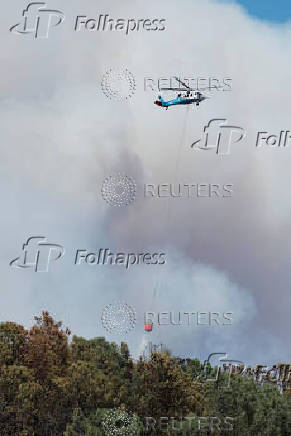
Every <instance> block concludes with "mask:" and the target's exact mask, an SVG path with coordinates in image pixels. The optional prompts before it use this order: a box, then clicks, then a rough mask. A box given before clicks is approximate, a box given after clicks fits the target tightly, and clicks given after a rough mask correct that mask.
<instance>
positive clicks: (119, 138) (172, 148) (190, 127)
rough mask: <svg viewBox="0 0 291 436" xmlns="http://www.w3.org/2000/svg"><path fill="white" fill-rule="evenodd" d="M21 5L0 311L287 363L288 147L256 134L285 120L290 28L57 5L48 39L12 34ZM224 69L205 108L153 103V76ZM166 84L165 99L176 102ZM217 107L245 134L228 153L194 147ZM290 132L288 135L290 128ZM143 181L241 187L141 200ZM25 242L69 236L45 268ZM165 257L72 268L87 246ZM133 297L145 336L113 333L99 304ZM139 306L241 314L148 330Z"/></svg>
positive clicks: (11, 77)
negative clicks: (126, 198) (118, 199)
mask: <svg viewBox="0 0 291 436" xmlns="http://www.w3.org/2000/svg"><path fill="white" fill-rule="evenodd" d="M26 6H27V3H25V2H24V1H22V0H21V1H20V0H14V1H13V2H11V3H8V2H6V3H5V6H3V8H4V10H5V13H2V14H1V18H0V20H1V26H0V35H1V40H2V49H1V52H0V58H1V70H2V74H1V79H2V80H1V84H0V87H1V107H0V110H1V114H0V115H1V116H0V123H1V137H2V141H1V143H2V145H1V161H0V168H1V174H2V178H1V180H2V183H1V194H2V195H1V198H2V204H3V207H2V213H1V231H2V238H1V240H2V250H1V258H0V268H1V278H2V286H1V291H0V292H1V297H2V298H1V306H0V316H1V319H2V320H15V321H17V322H19V323H22V324H24V325H26V326H29V325H31V323H32V322H33V316H34V315H37V314H39V313H40V312H41V310H43V309H47V310H49V311H51V312H52V313H53V315H54V316H55V317H56V318H57V319H58V320H59V319H61V320H63V321H64V324H65V325H69V326H70V327H71V329H72V331H73V333H74V334H77V335H83V336H86V337H94V336H105V337H106V339H108V340H110V341H111V340H115V341H118V342H120V340H126V341H128V343H129V345H130V347H131V351H132V352H133V353H134V355H136V354H137V353H138V352H139V351H140V350H141V348H142V347H143V345H144V343H145V341H146V340H148V339H152V341H153V342H163V343H164V344H166V345H167V346H168V347H169V348H171V349H172V351H173V352H174V353H179V354H181V355H184V356H198V357H200V358H202V359H204V358H205V356H207V355H208V354H209V353H211V352H215V351H221V350H222V351H226V352H227V353H228V354H229V357H230V358H233V359H240V360H245V361H247V362H251V363H265V364H266V363H273V362H276V361H279V360H280V361H282V360H283V361H289V362H290V361H291V349H290V347H289V330H290V326H291V321H290V317H289V311H290V304H291V297H290V289H289V287H290V274H291V268H290V251H291V236H290V218H291V206H290V192H289V186H290V182H291V180H290V163H291V158H290V153H291V148H290V147H289V148H287V147H286V148H283V147H273V148H272V147H269V146H267V145H263V146H262V147H260V148H257V147H256V146H255V144H256V137H257V132H258V131H267V132H269V134H276V135H279V133H280V131H281V130H288V129H290V110H289V108H290V91H289V86H290V80H289V79H290V59H289V56H287V53H289V52H290V48H291V27H290V24H282V25H279V24H272V22H271V21H268V22H265V21H260V20H259V19H256V18H253V17H250V16H249V15H248V14H247V13H246V12H245V11H244V9H243V8H242V7H240V6H238V5H235V4H230V3H226V4H225V3H221V2H219V3H216V2H215V1H208V0H179V2H178V1H177V0H175V1H174V0H159V1H158V2H157V1H153V0H149V1H147V2H143V1H136V0H135V1H128V0H126V1H125V2H122V6H121V3H120V2H118V1H116V0H115V1H109V2H108V1H100V2H99V3H98V6H97V5H96V2H94V1H92V0H86V1H82V2H81V1H80V0H79V1H76V0H73V1H70V2H69V1H64V0H62V1H61V0H50V1H49V2H48V7H49V8H50V9H57V10H61V11H62V12H63V13H64V15H65V21H64V22H63V23H62V24H61V25H59V26H57V27H55V28H52V29H51V30H50V33H49V37H48V38H47V39H39V38H38V39H35V38H34V37H33V35H32V34H22V35H21V34H15V33H12V32H9V28H10V27H11V26H13V25H14V24H17V23H19V22H21V20H22V18H23V17H22V11H23V10H24V9H25V8H26ZM99 14H109V15H110V17H111V18H114V19H117V18H126V19H128V18H136V19H154V18H164V19H166V29H165V30H164V31H152V32H150V31H147V30H143V31H139V32H131V33H129V34H128V35H126V34H125V32H118V31H115V32H110V31H107V32H98V31H91V32H90V31H80V32H75V31H74V22H75V19H76V16H77V15H86V16H87V17H90V18H95V19H96V17H98V16H99ZM111 68H116V69H120V70H124V69H128V70H129V71H130V72H131V73H132V74H133V75H134V77H135V82H136V92H135V94H134V95H133V96H132V98H131V99H129V100H128V101H115V100H113V99H108V98H107V97H106V96H105V95H104V94H103V92H102V89H101V80H102V77H103V75H104V74H105V73H106V72H107V71H109V70H110V69H111ZM174 75H179V76H180V77H185V78H187V77H190V78H191V77H192V78H197V77H200V78H208V77H212V78H218V79H222V78H230V79H231V80H232V90H231V91H229V92H223V91H216V92H215V91H214V92H212V93H211V94H212V95H211V98H210V99H208V100H206V101H205V102H203V103H202V104H201V105H200V106H199V108H197V107H196V106H193V107H190V108H186V107H176V108H169V110H168V111H166V110H164V109H162V108H160V107H158V106H156V105H154V104H153V101H154V100H155V99H156V98H157V95H158V93H155V92H150V91H147V92H145V91H144V89H143V83H144V78H145V77H147V78H153V79H154V80H157V79H158V78H159V77H163V78H165V77H170V76H174ZM170 96H171V94H165V95H164V97H165V98H166V97H170ZM213 118H218V119H226V120H227V122H228V124H230V125H235V126H240V127H242V128H244V129H245V132H246V137H245V138H244V139H243V140H242V141H240V142H239V143H236V144H233V145H232V147H231V152H230V154H228V155H217V154H216V153H215V151H214V150H213V151H210V150H209V151H203V150H194V149H192V148H191V147H190V145H191V144H192V143H193V142H194V141H195V140H198V139H199V138H201V137H202V134H203V128H204V126H205V125H206V124H208V123H209V121H210V120H211V119H213ZM290 130H291V129H290ZM118 171H121V172H124V173H126V174H127V175H128V176H130V177H132V178H133V179H134V180H135V181H136V184H137V198H136V201H135V202H133V203H132V204H130V205H129V206H127V207H120V208H114V207H111V206H109V205H108V204H107V203H106V202H105V201H104V200H103V199H102V196H101V185H102V181H103V180H104V179H105V178H106V177H108V176H110V175H111V174H114V173H116V172H118ZM144 183H148V184H150V183H152V184H159V183H168V184H170V183H174V184H176V185H177V184H178V183H188V184H189V183H190V184H197V183H201V184H232V185H233V195H232V196H231V197H228V198H172V199H168V198H160V199H157V198H144V197H143V184H144ZM30 236H46V237H47V239H48V242H50V243H55V244H61V245H63V246H64V247H65V249H66V254H65V256H64V257H63V258H62V259H61V260H59V261H58V262H55V263H53V264H52V266H51V269H50V271H49V272H48V273H35V272H34V271H33V270H32V269H16V268H11V267H10V266H9V262H10V261H11V260H12V259H14V258H16V257H17V256H20V255H21V248H22V245H23V244H24V243H25V242H26V241H27V239H28V238H29V237H30ZM100 248H110V249H111V250H115V251H119V252H125V253H126V252H134V251H137V252H142V251H150V252H155V251H159V252H165V253H166V254H167V263H166V265H164V266H162V265H160V266H149V265H144V266H133V267H132V268H130V269H129V270H128V271H126V270H125V269H124V268H123V267H122V266H100V265H99V266H90V265H80V266H74V265H73V260H74V254H75V251H76V250H77V249H87V250H88V251H89V250H90V251H95V252H96V251H98V250H99V249H100ZM119 300H122V301H126V302H127V303H128V304H130V305H132V306H133V307H134V308H135V310H136V311H137V315H138V322H137V325H136V327H135V329H134V330H133V331H132V332H131V333H129V334H128V335H126V336H124V337H115V336H111V335H110V334H108V333H107V332H106V331H105V330H104V328H103V327H102V324H101V319H100V315H101V312H102V309H103V308H104V307H105V306H106V305H108V304H110V303H112V302H115V301H119ZM145 311H174V312H175V313H178V312H179V311H181V312H183V311H191V312H192V311H193V312H194V311H201V312H209V311H215V312H223V311H227V312H233V314H234V315H233V318H234V322H233V325H232V326H217V327H215V326H212V327H206V326H197V325H196V326H195V325H194V326H169V327H166V326H163V327H156V328H155V327H154V330H153V333H152V334H148V336H146V337H145V335H144V333H143V313H144V312H145Z"/></svg>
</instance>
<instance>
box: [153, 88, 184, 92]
mask: <svg viewBox="0 0 291 436" xmlns="http://www.w3.org/2000/svg"><path fill="white" fill-rule="evenodd" d="M160 90H161V91H181V92H188V91H189V89H183V88H160Z"/></svg>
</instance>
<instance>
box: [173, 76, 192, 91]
mask: <svg viewBox="0 0 291 436" xmlns="http://www.w3.org/2000/svg"><path fill="white" fill-rule="evenodd" d="M175 79H176V80H177V81H178V82H179V83H181V85H183V86H185V88H187V89H189V90H191V88H190V87H189V86H188V85H186V83H185V82H183V81H182V80H181V79H179V77H176V76H175Z"/></svg>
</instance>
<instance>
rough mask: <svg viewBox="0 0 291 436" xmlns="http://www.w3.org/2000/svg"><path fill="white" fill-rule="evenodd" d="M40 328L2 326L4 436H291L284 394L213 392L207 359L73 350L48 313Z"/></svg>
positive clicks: (85, 345) (267, 388)
mask: <svg viewBox="0 0 291 436" xmlns="http://www.w3.org/2000/svg"><path fill="white" fill-rule="evenodd" d="M35 321H36V323H35V325H34V326H33V327H32V328H31V329H30V330H26V329H24V328H23V327H22V326H20V325H17V324H15V323H13V322H6V323H2V324H0V368H1V372H0V434H1V435H2V436H107V435H116V436H123V435H124V436H125V435H129V436H130V435H144V434H148V435H160V434H165V435H175V434H180V435H184V436H188V435H189V436H190V435H198V434H199V435H214V436H216V435H217V436H225V435H235V436H237V435H240V436H254V435H255V436H290V435H291V397H290V394H289V393H288V392H284V393H283V394H281V393H280V392H279V391H278V390H277V389H276V387H275V386H272V385H264V386H259V385H258V384H256V383H255V382H254V381H253V380H252V379H249V378H245V377H243V376H241V375H234V376H233V379H232V382H231V386H230V387H227V383H224V380H223V377H222V379H220V381H219V383H211V382H207V381H206V380H205V379H203V378H197V375H198V374H200V373H201V369H202V365H201V363H200V362H199V361H198V360H197V359H193V360H191V361H189V362H188V364H187V365H184V364H183V363H181V361H180V360H179V359H177V358H175V357H172V356H171V354H170V353H169V352H164V353H157V352H156V353H153V355H152V358H151V359H147V360H146V359H142V358H140V359H139V361H138V362H135V361H133V360H132V359H131V358H130V354H129V350H128V347H127V345H126V344H125V343H122V344H121V346H120V347H118V346H117V345H116V344H114V343H108V342H106V341H105V339H104V338H95V339H92V340H86V339H84V338H81V337H77V336H73V338H72V340H71V341H69V336H70V334H71V333H70V331H69V330H68V329H65V330H64V329H63V328H62V323H61V322H55V321H54V320H53V318H52V317H51V316H50V315H49V313H48V312H43V313H42V316H41V317H36V318H35Z"/></svg>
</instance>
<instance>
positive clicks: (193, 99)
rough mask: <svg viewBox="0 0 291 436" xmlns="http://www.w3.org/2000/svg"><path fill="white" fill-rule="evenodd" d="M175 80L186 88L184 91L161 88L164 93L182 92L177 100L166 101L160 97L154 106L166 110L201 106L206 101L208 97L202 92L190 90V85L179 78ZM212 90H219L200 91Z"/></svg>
mask: <svg viewBox="0 0 291 436" xmlns="http://www.w3.org/2000/svg"><path fill="white" fill-rule="evenodd" d="M175 79H176V80H177V81H178V82H179V83H180V84H181V85H183V86H184V89H182V88H161V90H163V91H180V92H179V94H178V95H177V97H176V98H174V99H173V100H168V101H166V100H164V99H163V97H162V96H161V95H159V96H158V100H155V101H154V104H156V105H157V106H161V107H165V108H166V109H168V108H169V106H177V105H186V104H196V106H199V104H200V103H201V102H202V101H204V100H206V99H207V98H209V97H207V96H206V95H203V94H202V93H201V92H200V91H197V90H196V89H195V88H190V87H189V86H188V85H186V83H185V82H183V81H182V80H180V79H179V78H178V77H175ZM210 88H217V86H208V87H207V88H200V89H210ZM182 92H185V93H186V94H185V95H182Z"/></svg>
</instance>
